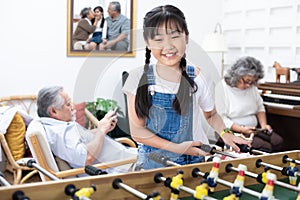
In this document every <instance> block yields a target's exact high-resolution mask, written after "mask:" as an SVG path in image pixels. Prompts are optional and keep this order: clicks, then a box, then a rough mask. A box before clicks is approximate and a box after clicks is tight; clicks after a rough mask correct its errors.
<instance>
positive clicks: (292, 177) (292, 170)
mask: <svg viewBox="0 0 300 200" xmlns="http://www.w3.org/2000/svg"><path fill="white" fill-rule="evenodd" d="M298 171H299V169H298V167H297V166H296V163H295V161H291V162H290V165H289V166H288V167H287V174H288V176H289V181H290V184H291V185H296V184H297V175H296V173H297V172H298Z"/></svg>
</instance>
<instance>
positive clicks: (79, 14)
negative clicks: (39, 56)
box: [67, 0, 136, 57]
mask: <svg viewBox="0 0 300 200" xmlns="http://www.w3.org/2000/svg"><path fill="white" fill-rule="evenodd" d="M112 1H114V2H115V1H117V2H119V6H120V11H121V12H120V14H121V15H123V16H125V17H126V18H127V19H128V20H125V22H129V24H128V23H122V24H127V26H126V30H127V29H128V27H130V29H129V30H128V31H126V33H127V34H126V35H127V37H126V38H125V39H124V41H123V43H122V42H121V44H119V46H118V47H117V48H116V46H113V47H112V48H109V47H107V48H106V47H105V45H102V44H105V42H106V41H105V39H104V40H103V41H101V40H100V41H99V40H98V39H95V37H96V36H97V34H98V33H96V32H101V31H102V34H103V36H102V38H103V37H104V38H106V39H107V41H109V40H110V38H111V37H109V34H105V36H104V33H108V32H109V31H110V32H109V33H111V32H112V31H111V30H112V29H113V28H114V25H112V23H109V22H108V21H107V20H105V21H104V25H103V23H102V24H101V23H100V22H102V21H101V20H99V22H98V24H97V26H96V29H95V31H93V32H91V31H90V28H91V27H89V26H93V25H95V24H94V23H93V22H94V21H93V20H94V19H92V18H94V17H95V16H96V12H94V9H95V8H96V7H98V6H100V7H101V8H102V10H103V17H104V18H107V17H109V15H110V14H112V12H116V11H115V10H113V11H112V10H111V9H109V4H110V2H112ZM135 1H136V0H68V12H67V13H68V16H67V19H68V20H67V21H68V22H67V56H118V57H119V56H125V57H134V56H135V29H136V4H135V3H136V2H135ZM89 10H91V11H92V13H94V15H93V16H94V17H93V16H92V15H91V14H89ZM98 10H99V9H98ZM87 13H88V14H87ZM123 19H124V17H123ZM105 23H106V24H105ZM78 24H79V26H78ZM99 29H100V30H101V31H99ZM109 29H110V30H109ZM119 29H120V30H118V31H116V32H122V31H121V28H119ZM122 29H123V26H122ZM117 34H118V33H117ZM100 38H101V37H100ZM99 42H100V43H99ZM101 43H102V44H101ZM103 47H105V48H103ZM119 47H120V48H119Z"/></svg>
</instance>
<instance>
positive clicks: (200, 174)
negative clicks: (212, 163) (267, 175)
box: [192, 167, 261, 198]
mask: <svg viewBox="0 0 300 200" xmlns="http://www.w3.org/2000/svg"><path fill="white" fill-rule="evenodd" d="M207 175H208V173H204V172H201V171H200V170H199V168H197V167H196V168H194V169H193V171H192V176H193V177H195V178H196V177H198V176H202V177H204V178H206V177H207ZM217 182H218V183H220V184H222V185H225V186H227V187H229V188H232V187H233V183H231V182H229V181H226V180H223V179H220V178H217ZM241 190H242V192H245V193H247V194H250V195H252V196H255V197H258V198H260V197H261V193H259V192H256V191H253V190H250V189H248V188H245V187H242V188H241Z"/></svg>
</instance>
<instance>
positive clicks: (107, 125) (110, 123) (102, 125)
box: [98, 111, 118, 134]
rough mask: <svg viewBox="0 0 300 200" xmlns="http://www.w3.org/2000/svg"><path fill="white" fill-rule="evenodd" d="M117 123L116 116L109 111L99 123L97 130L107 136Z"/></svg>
mask: <svg viewBox="0 0 300 200" xmlns="http://www.w3.org/2000/svg"><path fill="white" fill-rule="evenodd" d="M117 122H118V118H117V115H116V114H115V113H114V112H113V111H109V112H108V113H106V115H105V116H104V117H103V118H102V119H101V120H100V121H99V125H98V128H99V129H100V130H101V131H103V133H105V134H107V133H108V132H110V131H112V130H113V129H114V128H115V127H116V124H117Z"/></svg>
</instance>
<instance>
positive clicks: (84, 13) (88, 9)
mask: <svg viewBox="0 0 300 200" xmlns="http://www.w3.org/2000/svg"><path fill="white" fill-rule="evenodd" d="M91 11H92V8H91V7H86V8H83V9H82V10H81V11H80V16H81V18H86V17H87V15H88V14H89V13H90V12H91Z"/></svg>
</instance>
